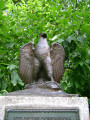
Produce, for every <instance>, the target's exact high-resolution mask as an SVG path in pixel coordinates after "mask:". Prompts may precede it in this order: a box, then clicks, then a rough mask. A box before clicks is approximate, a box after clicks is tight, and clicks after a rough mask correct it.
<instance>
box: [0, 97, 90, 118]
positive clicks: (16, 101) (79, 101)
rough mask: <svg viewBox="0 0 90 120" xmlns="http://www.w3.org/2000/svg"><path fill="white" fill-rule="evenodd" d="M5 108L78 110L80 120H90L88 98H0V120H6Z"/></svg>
mask: <svg viewBox="0 0 90 120" xmlns="http://www.w3.org/2000/svg"><path fill="white" fill-rule="evenodd" d="M5 108H17V109H63V108H65V109H70V108H78V109H79V114H80V120H89V108H88V99H87V98H86V97H39V96H38V97H29V96H0V120H4V115H5Z"/></svg>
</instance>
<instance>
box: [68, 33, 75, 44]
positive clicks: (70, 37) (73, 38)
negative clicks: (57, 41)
mask: <svg viewBox="0 0 90 120" xmlns="http://www.w3.org/2000/svg"><path fill="white" fill-rule="evenodd" d="M72 40H76V37H75V36H74V35H70V36H68V38H67V41H68V42H69V43H71V41H72Z"/></svg>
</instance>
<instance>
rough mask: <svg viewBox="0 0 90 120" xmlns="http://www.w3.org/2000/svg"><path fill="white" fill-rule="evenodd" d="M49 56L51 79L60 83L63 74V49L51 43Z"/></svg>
mask: <svg viewBox="0 0 90 120" xmlns="http://www.w3.org/2000/svg"><path fill="white" fill-rule="evenodd" d="M51 46H52V48H51V51H50V56H51V59H52V67H53V77H54V80H55V81H56V82H58V83H59V82H60V80H61V79H62V76H63V74H64V56H65V51H64V48H63V47H62V46H61V45H60V44H58V43H52V44H51Z"/></svg>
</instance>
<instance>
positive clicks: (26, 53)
mask: <svg viewBox="0 0 90 120" xmlns="http://www.w3.org/2000/svg"><path fill="white" fill-rule="evenodd" d="M33 59H34V51H33V43H31V42H30V43H27V44H25V45H24V46H22V47H21V49H20V65H19V74H20V77H21V79H22V81H23V82H24V83H26V84H30V83H32V82H33V81H32V79H33V74H32V73H33Z"/></svg>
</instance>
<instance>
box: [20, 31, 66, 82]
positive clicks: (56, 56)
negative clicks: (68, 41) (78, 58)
mask: <svg viewBox="0 0 90 120" xmlns="http://www.w3.org/2000/svg"><path fill="white" fill-rule="evenodd" d="M64 56H65V52H64V48H63V47H62V46H61V45H60V44H58V43H52V44H51V49H50V47H49V45H48V42H47V35H46V33H42V34H40V35H39V41H38V43H37V45H36V47H35V48H34V43H32V42H30V43H27V44H25V45H24V46H22V47H21V50H20V65H19V73H20V77H21V79H22V81H23V82H24V83H26V84H30V83H33V82H35V81H39V80H40V79H43V80H44V81H55V82H57V83H59V82H60V80H61V78H62V76H63V73H64Z"/></svg>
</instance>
